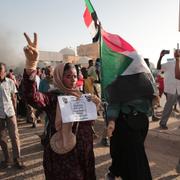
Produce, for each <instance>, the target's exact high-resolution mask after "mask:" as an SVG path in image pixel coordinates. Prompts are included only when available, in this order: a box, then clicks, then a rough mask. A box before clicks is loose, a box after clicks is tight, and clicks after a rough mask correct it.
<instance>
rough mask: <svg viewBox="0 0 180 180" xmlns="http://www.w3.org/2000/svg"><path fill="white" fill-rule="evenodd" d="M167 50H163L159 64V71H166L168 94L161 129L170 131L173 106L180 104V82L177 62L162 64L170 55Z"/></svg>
mask: <svg viewBox="0 0 180 180" xmlns="http://www.w3.org/2000/svg"><path fill="white" fill-rule="evenodd" d="M168 53H169V52H168V51H167V50H162V51H161V53H160V57H159V60H158V63H157V69H161V70H163V71H164V93H166V97H167V100H166V104H165V106H164V110H163V113H162V117H161V120H160V128H161V129H164V130H166V129H168V127H167V121H168V119H169V116H170V114H171V112H172V109H173V105H175V104H176V102H177V101H178V103H179V102H180V80H177V79H176V78H175V71H174V69H175V61H174V60H171V61H168V62H166V63H164V64H161V60H162V58H163V56H164V55H165V54H168Z"/></svg>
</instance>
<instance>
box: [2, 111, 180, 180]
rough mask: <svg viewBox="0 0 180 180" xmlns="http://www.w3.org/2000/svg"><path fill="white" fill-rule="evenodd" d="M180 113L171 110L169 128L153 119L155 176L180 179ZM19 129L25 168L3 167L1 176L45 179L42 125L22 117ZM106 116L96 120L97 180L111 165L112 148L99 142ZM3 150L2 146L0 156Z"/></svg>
mask: <svg viewBox="0 0 180 180" xmlns="http://www.w3.org/2000/svg"><path fill="white" fill-rule="evenodd" d="M179 118H180V117H179V116H178V115H177V114H175V113H174V114H172V117H171V119H170V120H169V123H168V126H169V130H167V131H161V130H159V129H158V122H152V121H150V130H149V133H148V137H147V140H146V143H145V146H146V151H147V154H148V159H149V162H150V166H151V172H152V175H153V179H154V180H175V179H177V180H178V179H179V180H180V175H178V174H177V173H176V171H175V166H176V163H177V161H178V158H179V155H180V129H179V126H180V120H177V119H179ZM18 124H19V132H20V139H21V148H22V156H23V158H24V161H25V163H26V165H27V167H26V169H25V170H16V169H14V168H10V169H6V170H0V179H3V180H7V179H13V180H14V179H15V180H21V179H22V180H24V179H27V180H33V179H34V180H42V179H44V175H43V167H42V147H41V144H40V139H39V137H38V134H41V132H42V130H43V127H42V124H39V125H38V127H37V128H36V129H34V128H31V124H27V123H26V122H25V121H24V120H23V119H19V122H18ZM103 127H104V123H103V119H102V118H99V119H98V120H97V121H96V125H95V129H96V131H97V133H98V135H99V138H98V139H96V140H95V142H94V152H95V156H96V173H97V180H103V179H104V174H105V173H106V172H107V169H108V166H109V165H110V162H111V160H110V156H109V148H108V147H103V146H102V145H101V144H100V140H101V135H102V133H103ZM1 159H2V152H1V150H0V160H1Z"/></svg>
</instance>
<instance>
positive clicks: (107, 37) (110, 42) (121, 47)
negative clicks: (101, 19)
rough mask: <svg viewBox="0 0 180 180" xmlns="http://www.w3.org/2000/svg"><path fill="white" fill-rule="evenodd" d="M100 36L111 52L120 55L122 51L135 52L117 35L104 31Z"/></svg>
mask: <svg viewBox="0 0 180 180" xmlns="http://www.w3.org/2000/svg"><path fill="white" fill-rule="evenodd" d="M101 34H102V37H103V41H104V42H105V43H106V45H107V46H108V47H109V48H110V49H111V50H112V51H114V52H117V53H122V52H124V51H129V52H132V51H135V49H134V48H133V47H132V46H131V45H130V44H129V43H128V42H126V41H125V40H124V39H122V38H121V37H119V36H118V35H115V34H110V33H107V32H105V31H104V30H102V31H101Z"/></svg>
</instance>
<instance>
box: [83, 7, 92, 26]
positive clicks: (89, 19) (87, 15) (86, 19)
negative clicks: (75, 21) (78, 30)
mask: <svg viewBox="0 0 180 180" xmlns="http://www.w3.org/2000/svg"><path fill="white" fill-rule="evenodd" d="M83 17H84V22H85V24H86V26H87V27H89V26H90V24H91V22H92V17H91V13H90V12H89V10H88V8H87V7H86V10H85V12H84V15H83Z"/></svg>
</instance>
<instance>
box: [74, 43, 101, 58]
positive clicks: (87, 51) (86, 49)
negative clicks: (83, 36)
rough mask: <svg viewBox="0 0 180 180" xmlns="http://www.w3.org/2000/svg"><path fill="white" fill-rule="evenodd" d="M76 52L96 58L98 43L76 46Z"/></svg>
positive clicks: (97, 55)
mask: <svg viewBox="0 0 180 180" xmlns="http://www.w3.org/2000/svg"><path fill="white" fill-rule="evenodd" d="M77 54H78V56H86V57H90V58H91V59H93V60H96V59H97V58H98V57H99V43H91V44H86V45H80V46H78V47H77Z"/></svg>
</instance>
